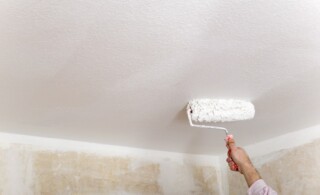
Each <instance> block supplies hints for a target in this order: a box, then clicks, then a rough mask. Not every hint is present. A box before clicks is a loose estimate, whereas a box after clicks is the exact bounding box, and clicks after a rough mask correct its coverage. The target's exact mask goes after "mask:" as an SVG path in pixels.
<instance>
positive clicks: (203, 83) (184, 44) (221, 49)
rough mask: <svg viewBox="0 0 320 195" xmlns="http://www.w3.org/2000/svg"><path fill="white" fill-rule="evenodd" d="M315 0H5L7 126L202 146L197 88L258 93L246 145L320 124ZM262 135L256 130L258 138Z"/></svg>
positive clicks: (207, 146)
mask: <svg viewBox="0 0 320 195" xmlns="http://www.w3.org/2000/svg"><path fill="white" fill-rule="evenodd" d="M319 9H320V2H319V1H318V0H305V1H300V0H290V1H289V0H284V1H278V0H265V1H253V0H250V1H238V0H231V1H217V0H201V1H199V0H190V1H183V0H165V1H147V0H140V1H121V0H120V1H119V0H109V1H103V0H95V1H90V0H82V1H77V0H72V1H70V0H61V1H49V0H43V1H36V0H28V1H25V0H16V1H10V0H3V1H1V2H0V29H1V30H0V51H1V52H0V89H1V90H0V97H1V101H0V131H6V132H9V133H18V134H28V135H36V136H43V137H54V138H63V139H72V140H80V141H86V142H96V143H105V144H110V145H123V146H129V147H137V148H147V149H154V150H164V151H173V152H183V153H197V154H214V155H217V154H220V153H222V152H223V151H225V148H224V144H223V137H224V134H223V132H221V131H216V130H202V129H195V128H191V127H189V125H188V122H187V118H186V115H185V112H184V108H185V106H186V104H187V102H188V101H189V100H190V99H193V98H203V97H208V98H236V99H245V100H249V101H253V103H254V105H255V106H256V117H255V119H254V120H252V121H245V122H239V123H230V124H229V123H228V124H226V125H225V126H226V127H227V128H228V129H231V132H232V133H233V134H234V135H235V137H236V138H237V140H239V142H240V143H241V144H243V145H249V144H254V143H256V142H260V141H263V140H266V139H270V138H272V137H276V136H279V135H283V134H286V133H289V132H293V131H296V130H298V129H302V128H306V127H309V126H313V125H316V124H319V122H320V118H319V117H320V109H319V107H320V101H318V100H319V98H320V77H319V73H320V66H319V64H320V56H319V52H320V36H319V34H320V25H319V23H320V12H319ZM253 135H254V139H253V138H252V137H253Z"/></svg>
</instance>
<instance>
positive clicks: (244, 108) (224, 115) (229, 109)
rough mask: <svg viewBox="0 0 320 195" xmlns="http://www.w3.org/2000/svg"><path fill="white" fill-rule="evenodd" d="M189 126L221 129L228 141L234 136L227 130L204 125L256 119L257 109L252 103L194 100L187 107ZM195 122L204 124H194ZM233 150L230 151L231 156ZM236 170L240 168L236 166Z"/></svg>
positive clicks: (224, 100)
mask: <svg viewBox="0 0 320 195" xmlns="http://www.w3.org/2000/svg"><path fill="white" fill-rule="evenodd" d="M187 114H188V119H189V124H190V126H192V127H200V128H210V129H220V130H223V131H225V133H226V136H227V137H226V141H228V139H230V138H232V137H233V136H232V135H230V134H229V131H228V129H227V128H224V127H220V126H212V125H204V124H203V123H212V122H213V123H217V122H232V121H241V120H249V119H252V118H253V117H254V114H255V109H254V106H253V104H252V103H251V102H248V101H244V100H234V99H194V100H191V101H189V103H188V106H187ZM193 121H194V122H197V123H202V124H194V123H193ZM230 153H231V150H230V149H229V150H228V156H230ZM235 168H236V170H239V169H238V166H237V165H236V167H235Z"/></svg>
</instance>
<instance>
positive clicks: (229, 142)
mask: <svg viewBox="0 0 320 195" xmlns="http://www.w3.org/2000/svg"><path fill="white" fill-rule="evenodd" d="M226 146H227V148H228V149H229V151H228V158H227V162H228V165H229V168H230V170H232V171H239V172H240V173H243V170H244V169H245V168H246V167H248V166H252V163H251V161H250V158H249V156H248V155H247V153H246V151H245V150H244V149H242V148H240V147H237V146H236V144H235V141H234V139H233V136H232V135H228V136H227V137H226Z"/></svg>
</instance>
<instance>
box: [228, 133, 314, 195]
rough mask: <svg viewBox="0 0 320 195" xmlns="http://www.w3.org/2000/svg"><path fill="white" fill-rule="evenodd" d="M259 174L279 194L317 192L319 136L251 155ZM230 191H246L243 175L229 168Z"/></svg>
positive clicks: (239, 192)
mask: <svg viewBox="0 0 320 195" xmlns="http://www.w3.org/2000/svg"><path fill="white" fill-rule="evenodd" d="M252 161H253V163H254V164H255V165H256V167H257V169H258V171H259V173H260V174H261V176H262V178H263V179H264V180H265V181H266V182H267V183H268V185H270V186H271V187H272V188H273V189H274V190H276V191H277V192H278V194H279V195H302V194H305V195H317V194H319V191H320V185H319V181H320V174H319V169H320V139H317V140H315V141H313V142H311V143H308V144H304V145H301V146H297V147H295V148H290V149H284V150H280V151H277V152H273V153H270V154H267V155H263V156H260V157H255V158H253V159H252ZM228 181H229V186H230V187H229V192H230V195H239V194H246V191H247V189H248V188H247V185H246V183H245V180H244V179H243V176H242V175H240V174H237V173H231V172H228Z"/></svg>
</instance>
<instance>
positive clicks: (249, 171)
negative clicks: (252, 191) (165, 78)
mask: <svg viewBox="0 0 320 195" xmlns="http://www.w3.org/2000/svg"><path fill="white" fill-rule="evenodd" d="M241 171H242V173H243V176H244V178H245V179H246V182H247V184H248V186H249V187H250V186H251V185H252V184H253V183H254V182H255V181H257V180H259V179H261V177H260V174H259V173H258V171H257V170H256V169H255V168H254V166H253V165H252V164H251V163H246V164H244V165H242V166H241Z"/></svg>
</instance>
